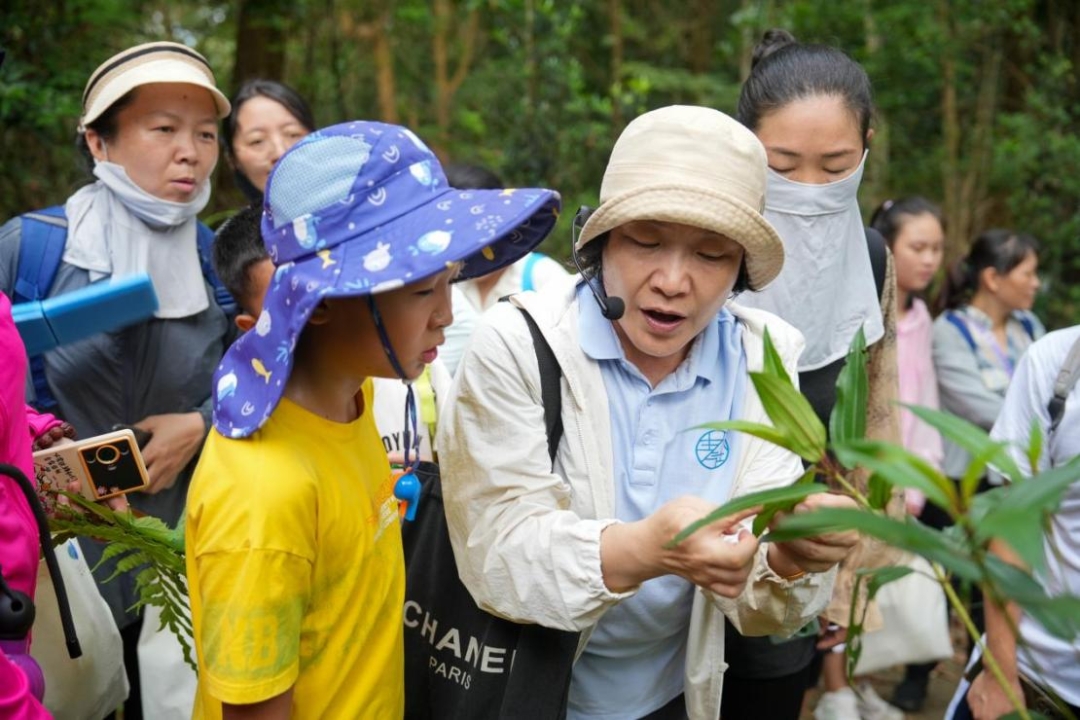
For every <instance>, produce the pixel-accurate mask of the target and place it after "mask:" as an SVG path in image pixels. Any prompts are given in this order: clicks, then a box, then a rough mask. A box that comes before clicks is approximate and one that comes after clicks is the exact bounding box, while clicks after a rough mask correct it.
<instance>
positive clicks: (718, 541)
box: [646, 497, 759, 598]
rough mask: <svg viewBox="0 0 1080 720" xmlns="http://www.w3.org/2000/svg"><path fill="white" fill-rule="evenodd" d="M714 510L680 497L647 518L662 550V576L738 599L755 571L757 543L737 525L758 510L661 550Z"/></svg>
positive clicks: (699, 501) (727, 519)
mask: <svg viewBox="0 0 1080 720" xmlns="http://www.w3.org/2000/svg"><path fill="white" fill-rule="evenodd" d="M715 509H716V505H714V504H712V503H710V502H708V501H707V500H703V499H701V498H698V497H681V498H677V499H675V500H671V501H670V502H667V503H665V504H664V505H662V506H661V507H660V509H659V510H657V511H656V512H655V513H653V514H652V515H650V516H649V517H648V518H646V521H647V522H648V523H650V524H651V526H652V530H653V532H654V537H655V542H656V547H658V548H660V555H659V558H658V560H659V564H660V567H661V568H663V574H670V575H678V576H680V577H683V578H685V579H687V580H689V581H690V582H692V583H693V584H695V585H697V586H699V587H702V588H705V589H706V590H709V591H711V592H713V593H715V594H717V595H720V596H722V597H727V598H734V597H738V596H739V595H740V594H741V593H742V591H743V588H745V587H746V581H747V579H749V577H750V571H751V570H752V569H753V565H754V556H755V554H756V553H757V549H758V540H757V538H756V537H754V535H753V534H752V533H750V532H749V531H747V530H746V529H744V528H740V527H739V522H740V521H742V520H743V519H744V518H747V517H749V516H751V515H753V514H755V513H756V512H758V510H759V508H752V509H750V510H745V511H743V512H741V513H736V514H735V515H729V516H727V517H724V518H721V519H719V520H717V521H716V522H714V523H712V524H711V525H708V526H706V527H703V528H701V529H700V530H698V531H697V532H695V533H694V534H693V535H691V536H690V537H688V538H686V539H685V540H683V541H682V542H681V543H679V544H678V545H676V546H675V547H673V548H665V547H664V545H665V544H666V543H667V542H668V541H670V540H671V539H672V538H674V537H675V535H677V534H678V533H679V532H680V531H681V530H682V529H683V528H685V527H686V526H687V525H689V524H690V523H692V522H695V521H697V520H700V519H701V518H703V517H705V516H706V515H708V514H709V513H710V512H712V511H713V510H715Z"/></svg>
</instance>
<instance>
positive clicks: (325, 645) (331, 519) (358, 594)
mask: <svg viewBox="0 0 1080 720" xmlns="http://www.w3.org/2000/svg"><path fill="white" fill-rule="evenodd" d="M363 398H364V408H365V412H364V413H363V414H362V415H361V417H360V418H359V419H358V420H356V421H355V422H352V423H347V424H342V423H334V422H330V421H328V420H325V419H323V418H320V417H317V416H315V415H313V414H311V413H309V412H307V411H306V410H304V409H303V408H301V407H300V406H298V405H296V404H294V403H292V402H290V401H289V400H285V399H283V400H282V401H281V404H280V405H278V407H277V409H275V410H274V414H273V415H272V416H271V417H270V419H269V420H268V421H267V423H266V424H265V425H264V426H263V427H262V429H261V430H259V431H258V432H257V433H255V434H254V435H253V436H251V437H250V438H247V439H244V440H230V439H226V438H225V437H223V436H221V435H219V434H218V433H216V432H211V433H210V437H209V438H208V439H207V441H206V446H205V448H204V449H203V452H202V457H201V459H200V461H199V466H198V468H197V469H196V471H195V476H194V479H193V480H192V483H191V489H190V491H189V494H188V503H187V507H188V510H187V574H188V584H189V590H190V593H191V611H192V619H193V621H194V630H195V647H196V650H197V652H198V661H199V689H198V694H197V696H196V701H195V713H194V717H195V718H197V719H198V718H206V719H207V720H209V719H215V720H216V719H217V718H220V717H221V703H222V702H228V703H232V704H241V705H242V704H250V703H256V702H260V701H262V700H267V699H269V698H272V697H275V696H277V695H280V694H281V693H283V692H285V691H286V690H288V689H289V688H290V687H292V688H293V689H294V691H293V698H292V716H293V717H294V718H380V719H382V718H394V717H401V716H402V713H403V712H404V689H403V684H404V677H403V672H404V671H403V667H404V656H403V652H404V651H403V645H402V642H403V641H402V617H401V613H402V605H403V602H404V587H405V564H404V559H403V557H402V550H401V532H400V528H399V525H398V519H397V517H398V515H397V503H396V501H395V499H394V497H393V482H392V480H391V478H390V466H389V464H388V463H387V460H386V453H385V451H384V450H383V446H382V441H381V440H380V438H379V434H378V431H377V430H376V429H375V423H374V422H373V420H372V412H371V408H372V407H373V405H372V393H371V382H370V381H368V382H365V383H364V388H363Z"/></svg>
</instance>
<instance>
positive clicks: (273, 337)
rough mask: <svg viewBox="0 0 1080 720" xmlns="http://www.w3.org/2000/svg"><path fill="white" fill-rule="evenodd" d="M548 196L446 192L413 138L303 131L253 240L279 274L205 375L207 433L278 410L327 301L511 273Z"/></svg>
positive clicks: (550, 210) (240, 430)
mask: <svg viewBox="0 0 1080 720" xmlns="http://www.w3.org/2000/svg"><path fill="white" fill-rule="evenodd" d="M558 212H559V195H558V193H556V192H554V191H552V190H545V189H540V188H527V189H526V188H519V189H507V190H455V189H454V188H451V187H449V185H448V184H447V181H446V176H445V175H444V174H443V171H442V167H441V166H440V165H439V161H438V159H436V157H435V155H434V154H433V153H432V152H431V150H429V149H428V147H427V146H426V145H425V144H424V143H423V142H422V141H421V140H420V139H419V138H418V137H417V136H416V135H414V134H413V133H412V132H411V131H409V130H407V129H406V128H403V127H399V126H397V125H387V124H384V123H378V122H360V121H357V122H350V123H343V124H341V125H334V126H332V127H329V128H326V129H323V130H319V131H317V132H314V133H312V134H310V135H308V136H307V137H306V138H304V139H303V140H301V141H300V142H298V143H297V144H296V145H294V146H293V147H292V148H291V149H290V150H289V151H288V152H287V153H285V155H283V156H282V157H281V159H280V160H279V161H278V163H277V165H276V166H275V167H274V170H273V171H272V172H271V174H270V179H269V181H268V182H267V185H266V193H265V200H264V206H263V219H262V236H263V240H264V241H265V242H266V248H267V250H268V251H269V253H270V257H271V259H272V260H273V261H274V264H275V265H276V266H277V270H276V271H275V272H274V276H273V279H272V280H271V282H270V287H269V288H268V290H267V293H266V298H265V300H264V304H263V311H262V314H261V315H260V316H259V319H258V322H257V323H256V325H255V327H254V328H253V329H252V330H251V331H250V332H247V333H245V334H244V335H243V336H242V337H240V338H239V339H238V340H237V341H236V342H235V343H234V344H233V345H232V347H230V348H229V350H228V351H227V352H226V353H225V357H224V358H223V359H222V361H221V364H220V365H219V366H218V369H217V372H216V374H215V376H214V388H213V390H214V427H215V428H216V429H217V430H218V432H220V433H221V434H222V435H225V436H226V437H232V438H239V437H246V436H248V435H250V434H252V433H253V432H255V431H256V430H258V429H259V428H260V427H261V426H262V425H263V423H265V422H266V420H267V418H269V417H270V414H271V413H272V412H273V410H274V408H275V407H277V404H278V402H279V401H280V400H281V395H282V393H283V392H284V389H285V382H286V380H287V379H288V377H289V372H290V371H291V369H292V363H293V354H294V350H295V347H296V342H297V339H298V338H299V337H300V333H301V331H302V330H303V328H304V326H305V325H306V324H307V321H308V319H309V318H310V317H311V313H312V312H313V311H314V309H315V306H316V305H318V303H319V301H320V300H322V299H324V298H332V297H348V296H356V295H368V294H376V293H380V292H384V291H387V290H393V289H395V288H399V287H401V286H403V285H407V284H409V283H414V282H419V281H420V280H423V279H424V278H426V277H430V276H432V275H435V274H437V273H439V272H441V271H442V270H444V269H445V268H446V267H447V266H448V265H449V264H451V263H455V262H461V263H462V267H461V274H460V276H459V278H458V279H462V280H464V279H468V278H473V277H478V276H480V275H485V274H487V273H489V272H492V271H494V270H498V269H499V268H502V267H505V266H507V265H510V264H511V263H513V262H514V261H516V260H518V259H519V258H521V257H523V256H525V255H526V254H527V253H529V252H530V251H531V250H532V249H533V248H534V247H536V246H537V245H538V244H539V243H540V241H541V240H543V239H544V237H546V236H547V234H548V233H549V232H550V231H551V229H552V227H553V226H554V225H555V222H556V220H557V219H558Z"/></svg>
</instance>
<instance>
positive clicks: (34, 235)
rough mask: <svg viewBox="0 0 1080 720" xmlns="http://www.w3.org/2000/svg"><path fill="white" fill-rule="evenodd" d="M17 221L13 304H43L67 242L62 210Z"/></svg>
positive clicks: (29, 214)
mask: <svg viewBox="0 0 1080 720" xmlns="http://www.w3.org/2000/svg"><path fill="white" fill-rule="evenodd" d="M20 220H21V223H22V225H21V233H20V238H21V239H20V242H19V261H18V262H19V264H18V269H17V271H16V274H15V293H14V296H13V297H12V301H13V302H15V303H21V302H27V301H30V300H44V299H45V297H46V296H47V295H48V294H49V288H51V287H52V283H53V279H54V278H55V277H56V270H57V268H59V267H60V259H61V258H62V257H63V256H64V244H65V243H66V242H67V217H66V216H65V215H64V206H63V205H55V206H53V207H50V208H45V209H44V210H39V211H38V212H31V213H26V214H25V215H22V216H20Z"/></svg>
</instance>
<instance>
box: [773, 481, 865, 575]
mask: <svg viewBox="0 0 1080 720" xmlns="http://www.w3.org/2000/svg"><path fill="white" fill-rule="evenodd" d="M826 507H830V508H853V509H854V508H858V505H857V504H856V503H855V501H854V500H853V499H851V498H849V497H847V496H845V495H835V494H833V493H819V494H817V495H810V496H809V497H807V498H806V499H805V500H803V501H802V502H801V503H799V504H798V505H796V506H795V510H794V513H795V514H796V515H797V514H799V513H808V512H813V511H814V510H817V509H819V508H826ZM783 517H784V513H777V514H776V518H774V519H773V522H774V523H775V522H778V521H779V520H780V519H781V518H783ZM858 542H859V533H858V532H857V531H855V530H843V531H841V532H834V533H827V534H825V535H818V536H816V537H808V538H799V539H798V540H789V541H788V542H784V543H776V544H774V545H773V546H772V548H770V550H769V565H770V566H772V568H773V570H774V571H776V573H777V574H779V575H781V576H783V577H789V576H791V575H795V574H796V573H797V572H799V571H802V572H810V573H817V572H825V571H826V570H828V569H829V568H831V567H832V566H833V565H836V564H837V563H838V562H840V561H841V560H843V559H844V558H845V557H847V556H848V554H850V553H851V549H852V548H853V547H855V544H856V543H858Z"/></svg>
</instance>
